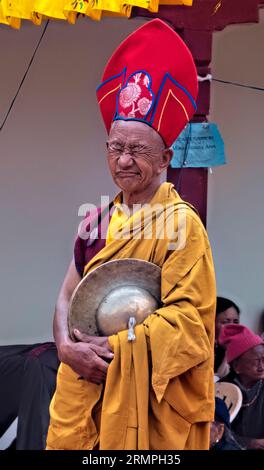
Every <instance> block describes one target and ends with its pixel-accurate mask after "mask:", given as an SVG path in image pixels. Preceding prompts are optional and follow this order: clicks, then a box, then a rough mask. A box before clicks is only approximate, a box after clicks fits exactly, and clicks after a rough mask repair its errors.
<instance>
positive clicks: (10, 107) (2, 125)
mask: <svg viewBox="0 0 264 470" xmlns="http://www.w3.org/2000/svg"><path fill="white" fill-rule="evenodd" d="M49 21H50V20H47V21H46V24H45V26H44V29H43V31H42V34H41V36H40V39H39V41H38V44H37V46H36V48H35V50H34V52H33V55H32V57H31V59H30V61H29V64H28V66H27V69H26V71H25V73H24V76H23V78H22V80H21V82H20V85H19V87H18V89H17V92H16V94H15V96H14V98H13V99H12V101H11V104H10V106H9V109H8V111H7V113H6V115H5V117H4V120H3V123H2V124H1V127H0V131H1V130H2V129H3V127H4V125H5V123H6V121H7V118H8V116H9V114H10V112H11V109H12V108H13V106H14V104H15V101H16V99H17V96H18V94H19V92H20V89H21V87H22V85H23V83H24V81H25V79H26V76H27V74H28V72H29V69H30V67H31V65H32V63H33V60H34V58H35V55H36V53H37V50H38V48H39V46H40V43H41V41H42V39H43V37H44V34H45V33H46V30H47V27H48V24H49Z"/></svg>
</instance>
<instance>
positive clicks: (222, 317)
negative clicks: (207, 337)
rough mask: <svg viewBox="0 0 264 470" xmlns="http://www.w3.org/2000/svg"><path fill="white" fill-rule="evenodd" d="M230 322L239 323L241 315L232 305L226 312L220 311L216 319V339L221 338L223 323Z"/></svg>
mask: <svg viewBox="0 0 264 470" xmlns="http://www.w3.org/2000/svg"><path fill="white" fill-rule="evenodd" d="M229 323H236V324H237V323H239V315H238V313H237V311H236V309H235V308H234V307H230V308H228V309H227V310H225V311H224V312H221V313H218V315H217V317H216V319H215V339H216V340H217V339H218V338H219V335H220V333H221V328H222V326H223V325H228V324H229Z"/></svg>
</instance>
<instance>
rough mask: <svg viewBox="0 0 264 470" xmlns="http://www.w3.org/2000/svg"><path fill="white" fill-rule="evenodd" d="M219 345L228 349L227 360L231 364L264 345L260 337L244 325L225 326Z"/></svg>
mask: <svg viewBox="0 0 264 470" xmlns="http://www.w3.org/2000/svg"><path fill="white" fill-rule="evenodd" d="M219 344H221V345H223V346H225V348H226V359H227V362H228V363H230V362H232V361H233V360H234V359H236V358H237V357H239V356H241V354H244V353H245V352H247V351H248V350H249V349H251V348H254V347H255V346H258V345H259V344H264V342H263V340H262V339H261V337H260V336H258V335H256V334H255V333H253V331H251V330H250V329H249V328H247V327H246V326H244V325H236V324H232V325H225V326H223V328H222V330H221V333H220V337H219Z"/></svg>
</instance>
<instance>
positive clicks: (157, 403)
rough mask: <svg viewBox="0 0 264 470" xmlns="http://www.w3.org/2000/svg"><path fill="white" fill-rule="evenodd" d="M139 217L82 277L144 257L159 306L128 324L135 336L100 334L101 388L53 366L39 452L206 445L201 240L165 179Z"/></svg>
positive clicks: (206, 314) (209, 300)
mask: <svg viewBox="0 0 264 470" xmlns="http://www.w3.org/2000/svg"><path fill="white" fill-rule="evenodd" d="M154 208H155V210H154ZM164 213H165V214H166V216H165V218H164ZM141 216H142V211H139V212H137V213H136V214H135V215H134V216H133V218H132V219H133V223H134V225H133V230H134V232H133V235H134V236H133V238H131V237H129V236H128V235H127V234H128V233H129V230H127V233H126V234H124V233H123V236H122V237H121V238H120V239H119V240H113V241H111V242H110V243H109V244H108V245H107V246H105V247H104V248H103V249H102V250H101V251H100V252H99V253H98V254H97V255H96V256H95V257H94V258H93V259H92V260H91V261H90V262H89V263H88V265H87V266H86V269H85V274H87V273H88V272H89V271H90V270H92V269H94V268H95V267H97V266H99V265H101V264H102V263H104V262H106V261H109V260H111V259H117V258H128V257H131V258H138V259H144V260H148V261H151V262H153V263H155V264H157V265H158V266H160V267H161V268H162V285H161V297H162V303H163V306H162V308H159V309H158V310H157V311H156V312H155V313H154V314H152V315H150V316H149V317H148V318H147V319H146V320H145V321H144V323H143V324H141V325H137V326H136V328H135V331H136V340H135V341H134V342H131V343H129V342H128V341H127V331H123V332H120V333H118V334H116V335H113V336H111V337H110V338H109V341H110V344H111V346H112V349H113V351H114V359H113V361H112V362H111V364H110V366H109V369H108V373H107V379H106V383H105V385H104V386H103V385H95V384H92V383H90V382H87V381H84V380H78V376H77V374H75V372H73V371H72V370H71V369H70V367H69V366H67V365H65V364H62V365H61V366H60V369H59V372H58V379H57V389H56V392H55V395H54V397H53V399H52V403H51V407H50V414H51V422H50V428H49V432H48V438H47V449H80V450H85V449H94V448H99V449H104V450H108V449H114V450H118V449H130V450H133V449H140V450H143V449H147V450H148V449H154V450H162V449H177V450H182V449H185V450H187V449H208V447H209V427H210V423H209V422H210V421H211V420H213V419H214V390H213V387H214V385H213V344H214V316H215V299H216V291H215V276H214V267H213V261H212V254H211V249H210V244H209V241H208V238H207V234H206V231H205V229H204V227H203V225H202V223H201V221H200V219H199V217H198V216H197V214H196V213H195V211H194V210H193V209H192V208H191V206H189V205H188V204H186V203H184V202H183V201H182V200H181V198H180V197H179V195H178V194H177V193H176V191H175V190H174V188H173V185H171V184H170V183H163V184H162V185H161V186H160V188H159V189H158V191H157V193H156V194H155V196H154V198H153V200H152V201H151V209H147V208H146V209H145V218H144V224H142V220H141ZM164 220H165V222H168V221H170V224H168V226H169V227H171V223H172V224H173V228H174V230H175V234H176V233H177V234H178V235H175V239H174V240H173V241H174V242H175V245H174V246H171V233H170V234H169V235H168V234H167V231H166V230H165V233H162V232H163V231H164V230H163V229H164ZM151 230H152V233H151ZM168 232H169V230H168Z"/></svg>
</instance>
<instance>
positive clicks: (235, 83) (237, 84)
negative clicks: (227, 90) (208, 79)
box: [212, 78, 264, 91]
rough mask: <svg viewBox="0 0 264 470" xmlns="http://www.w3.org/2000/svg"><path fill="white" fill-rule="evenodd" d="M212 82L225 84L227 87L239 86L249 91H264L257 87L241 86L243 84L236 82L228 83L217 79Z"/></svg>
mask: <svg viewBox="0 0 264 470" xmlns="http://www.w3.org/2000/svg"><path fill="white" fill-rule="evenodd" d="M212 80H213V81H214V82H219V83H226V84H227V85H234V86H239V87H242V88H249V89H250V90H257V91H264V88H262V87H258V86H253V85H243V83H237V82H229V81H227V80H220V79H218V78H212Z"/></svg>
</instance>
